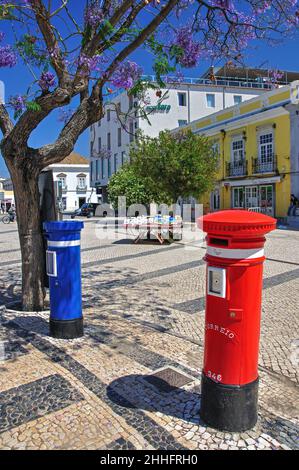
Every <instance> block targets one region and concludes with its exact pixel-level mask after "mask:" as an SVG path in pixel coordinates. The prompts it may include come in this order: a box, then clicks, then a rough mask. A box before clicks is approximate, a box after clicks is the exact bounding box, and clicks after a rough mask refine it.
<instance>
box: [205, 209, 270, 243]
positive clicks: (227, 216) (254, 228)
mask: <svg viewBox="0 0 299 470" xmlns="http://www.w3.org/2000/svg"><path fill="white" fill-rule="evenodd" d="M197 225H198V227H199V228H201V229H202V230H203V231H204V232H207V233H214V234H216V233H217V234H218V235H221V234H222V235H224V236H225V235H229V236H234V235H235V236H240V235H244V236H249V237H252V236H261V235H264V234H266V233H268V232H271V231H272V230H274V229H275V228H276V219H273V217H269V216H268V215H264V214H261V213H259V212H250V211H247V210H237V209H233V210H224V211H219V212H213V213H212V214H208V215H205V216H203V217H200V218H199V219H198V220H197Z"/></svg>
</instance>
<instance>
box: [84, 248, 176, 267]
mask: <svg viewBox="0 0 299 470" xmlns="http://www.w3.org/2000/svg"><path fill="white" fill-rule="evenodd" d="M110 246H113V245H110ZM182 248H183V247H182V246H170V247H167V248H164V247H163V248H160V247H157V248H156V249H154V250H147V251H142V252H141V253H135V254H134V255H125V256H115V257H113V258H110V259H101V260H97V261H88V262H86V263H82V267H83V268H90V267H92V266H98V265H100V264H111V263H117V262H118V261H127V260H130V259H135V258H142V257H144V256H150V255H156V254H161V253H165V252H166V251H170V250H172V251H173V250H178V249H182ZM96 249H97V248H96ZM83 251H84V250H83Z"/></svg>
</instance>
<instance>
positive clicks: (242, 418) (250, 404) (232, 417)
mask: <svg viewBox="0 0 299 470" xmlns="http://www.w3.org/2000/svg"><path fill="white" fill-rule="evenodd" d="M258 382H259V379H258V378H257V379H256V380H255V381H254V382H251V383H249V384H246V385H242V386H236V385H223V384H220V383H217V382H214V381H213V380H211V379H210V378H208V377H207V376H206V375H205V374H204V373H202V379H201V408H200V417H201V418H202V420H203V421H204V422H205V423H206V424H208V425H209V426H211V427H212V428H215V429H218V430H219V431H231V432H242V431H247V430H248V429H252V428H253V427H254V426H255V424H256V422H257V398H258Z"/></svg>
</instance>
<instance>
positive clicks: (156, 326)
mask: <svg viewBox="0 0 299 470" xmlns="http://www.w3.org/2000/svg"><path fill="white" fill-rule="evenodd" d="M95 228H96V226H95V224H94V223H93V221H89V222H88V223H87V224H86V225H85V229H84V231H83V232H82V262H83V266H84V267H83V278H82V280H83V305H84V309H85V311H84V316H85V325H86V328H85V337H84V338H81V339H78V340H74V341H58V340H54V339H52V338H49V337H48V336H47V335H48V314H35V313H34V314H29V315H28V314H26V315H23V314H17V315H16V314H14V313H13V312H9V311H6V312H3V316H2V319H1V315H0V331H1V333H0V334H1V335H2V336H1V337H0V341H1V338H2V339H3V340H4V343H5V344H7V348H6V351H7V356H6V359H5V360H4V361H2V362H1V363H0V370H1V375H0V391H1V390H2V392H3V393H4V392H7V391H8V390H10V389H11V388H12V387H14V388H17V387H20V386H24V385H26V384H27V385H29V384H30V383H31V382H33V381H34V382H35V381H36V380H40V379H42V378H45V377H47V376H50V375H51V376H53V375H59V376H61V377H63V378H64V379H65V380H66V381H67V383H68V384H70V386H71V387H73V388H74V389H75V390H78V392H79V393H81V394H82V396H83V397H84V400H82V399H81V400H79V401H75V402H72V403H71V404H70V405H68V406H66V407H65V408H61V409H58V410H57V411H53V412H50V413H49V414H44V415H42V416H40V417H38V418H37V419H33V420H31V421H28V422H24V423H23V424H20V425H16V426H15V427H12V428H10V429H9V430H7V431H3V432H0V447H1V448H5V449H6V448H11V449H22V448H23V449H39V448H41V449H80V448H85V449H109V446H111V448H112V447H113V446H116V448H117V449H121V448H126V447H127V446H129V445H133V446H134V447H135V448H136V449H151V448H154V449H171V450H173V449H182V448H188V449H232V450H237V449H249V450H251V449H255V450H272V449H273V450H277V449H279V450H282V449H297V448H298V441H297V437H298V435H299V420H298V416H299V411H298V410H299V404H298V388H297V384H298V382H299V370H298V366H299V353H298V351H299V349H298V347H299V342H298V333H297V332H298V328H299V323H298V322H299V318H298V294H297V293H298V292H299V277H298V276H299V269H298V267H299V251H298V250H295V249H294V247H295V246H296V244H298V243H299V232H296V233H295V232H291V231H279V230H277V231H275V232H273V233H272V234H270V235H269V236H268V237H267V244H266V256H267V257H268V260H267V261H266V262H265V266H264V291H263V312H262V325H261V327H262V328H261V348H260V359H259V365H260V379H261V380H260V391H259V420H258V423H257V425H256V426H255V428H254V429H252V430H250V431H247V432H245V433H241V434H238V433H222V432H219V431H217V430H215V429H212V428H209V427H208V426H206V425H205V423H203V422H201V420H200V418H199V407H200V373H201V367H202V361H203V337H204V298H205V265H204V262H203V260H202V257H203V256H204V254H205V247H204V246H199V245H198V244H196V243H197V242H196V243H195V246H194V247H193V246H191V245H192V243H189V244H188V245H187V244H185V245H184V244H172V245H167V246H160V245H159V244H158V243H157V244H154V243H152V242H151V243H141V244H139V245H133V244H132V243H131V242H130V241H128V240H127V239H126V234H125V233H121V231H120V230H119V231H118V238H116V239H115V240H108V239H104V240H98V239H97V238H96V233H95ZM0 241H1V251H2V253H1V252H0V263H4V264H3V268H4V269H2V271H1V276H0V302H2V303H5V302H8V301H10V300H14V299H15V298H16V297H17V296H18V295H19V292H20V287H21V284H20V274H21V273H20V263H19V256H18V251H17V250H18V248H19V247H18V238H17V232H16V231H15V230H14V231H13V232H12V233H9V231H7V228H6V227H2V226H1V227H0ZM17 258H18V259H17ZM9 319H10V320H12V321H13V322H12V323H10V324H9V322H7V321H8V320H9ZM1 325H2V326H3V329H2V330H1ZM0 344H1V343H0ZM165 367H174V368H175V369H177V370H178V371H179V372H180V373H182V374H186V375H188V376H190V377H191V378H193V380H192V381H191V382H190V383H186V384H185V385H181V386H180V387H176V388H175V389H174V390H171V391H169V392H168V393H166V392H165V391H161V390H158V389H157V388H156V387H154V386H152V385H151V384H149V383H147V382H146V380H144V378H145V376H148V375H151V374H152V373H155V371H157V370H159V369H161V368H165ZM14 369H15V373H14ZM7 384H11V385H10V387H9V388H8V387H7Z"/></svg>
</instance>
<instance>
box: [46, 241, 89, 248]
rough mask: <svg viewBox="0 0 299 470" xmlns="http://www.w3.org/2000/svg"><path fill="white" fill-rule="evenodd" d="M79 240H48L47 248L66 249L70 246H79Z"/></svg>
mask: <svg viewBox="0 0 299 470" xmlns="http://www.w3.org/2000/svg"><path fill="white" fill-rule="evenodd" d="M80 245H81V242H80V240H64V241H56V240H54V241H53V240H48V247H49V248H50V247H51V248H67V247H70V246H80Z"/></svg>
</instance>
